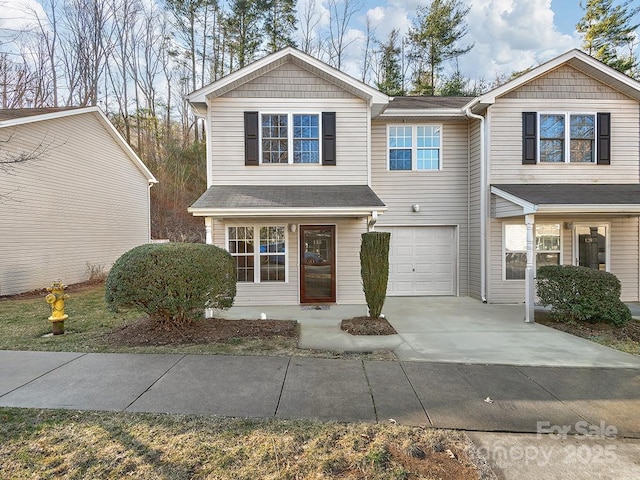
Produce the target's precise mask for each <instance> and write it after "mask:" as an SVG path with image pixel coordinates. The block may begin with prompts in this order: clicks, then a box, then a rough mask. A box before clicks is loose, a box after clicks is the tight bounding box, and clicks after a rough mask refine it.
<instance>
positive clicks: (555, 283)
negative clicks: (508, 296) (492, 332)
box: [537, 265, 631, 325]
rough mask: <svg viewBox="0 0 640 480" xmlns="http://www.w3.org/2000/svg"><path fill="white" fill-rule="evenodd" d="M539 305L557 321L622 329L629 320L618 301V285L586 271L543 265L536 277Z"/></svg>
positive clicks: (612, 278) (606, 275)
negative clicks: (621, 326) (548, 307)
mask: <svg viewBox="0 0 640 480" xmlns="http://www.w3.org/2000/svg"><path fill="white" fill-rule="evenodd" d="M537 290H538V298H539V299H540V303H541V304H542V305H545V306H549V305H550V306H551V314H552V315H553V316H554V317H555V318H558V319H563V320H578V321H586V322H606V323H613V324H615V325H623V324H625V323H626V322H628V321H629V320H631V312H630V311H629V307H627V306H626V305H625V304H624V303H622V302H621V301H620V291H621V285H620V281H619V280H618V278H617V277H616V276H615V275H613V274H611V273H608V272H605V271H601V270H594V269H592V268H587V267H573V266H560V265H546V266H544V267H540V268H539V269H538V273H537Z"/></svg>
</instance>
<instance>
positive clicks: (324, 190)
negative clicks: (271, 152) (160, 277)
mask: <svg viewBox="0 0 640 480" xmlns="http://www.w3.org/2000/svg"><path fill="white" fill-rule="evenodd" d="M278 207H282V208H344V207H346V208H349V207H371V208H375V207H384V203H383V202H382V200H380V198H378V196H377V195H376V194H375V193H373V190H371V188H369V187H368V186H367V185H295V186H292V185H287V186H282V185H269V186H266V185H261V186H255V185H219V186H212V187H209V189H208V190H207V191H206V192H205V193H204V194H203V195H202V196H201V197H200V198H199V199H198V200H196V202H195V203H194V204H193V205H192V206H191V208H255V209H258V210H259V209H260V208H278Z"/></svg>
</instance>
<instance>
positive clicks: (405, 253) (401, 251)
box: [393, 245, 414, 257]
mask: <svg viewBox="0 0 640 480" xmlns="http://www.w3.org/2000/svg"><path fill="white" fill-rule="evenodd" d="M413 252H414V247H413V246H412V245H402V246H398V247H396V248H395V249H394V251H393V253H394V255H395V256H396V257H413V255H414V253H413Z"/></svg>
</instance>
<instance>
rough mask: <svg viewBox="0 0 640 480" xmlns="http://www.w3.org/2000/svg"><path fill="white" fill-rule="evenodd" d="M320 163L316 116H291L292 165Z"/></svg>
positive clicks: (318, 129)
mask: <svg viewBox="0 0 640 480" xmlns="http://www.w3.org/2000/svg"><path fill="white" fill-rule="evenodd" d="M318 162H320V126H319V125H318V115H294V116H293V163H318Z"/></svg>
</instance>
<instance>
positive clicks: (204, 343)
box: [0, 285, 397, 360]
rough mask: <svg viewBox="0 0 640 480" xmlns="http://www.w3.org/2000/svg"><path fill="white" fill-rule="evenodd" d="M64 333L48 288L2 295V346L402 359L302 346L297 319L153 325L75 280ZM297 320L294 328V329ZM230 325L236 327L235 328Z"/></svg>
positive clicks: (386, 353) (100, 289)
mask: <svg viewBox="0 0 640 480" xmlns="http://www.w3.org/2000/svg"><path fill="white" fill-rule="evenodd" d="M67 292H68V293H69V295H70V298H69V299H68V300H67V301H66V303H65V313H67V314H68V315H69V319H68V320H66V321H65V333H64V335H56V336H51V335H48V334H50V333H51V331H52V327H51V323H50V322H49V321H48V320H47V318H48V317H49V315H50V314H51V313H50V307H49V304H48V303H47V302H46V301H45V300H44V297H45V295H46V292H42V293H40V294H37V293H30V294H25V295H18V296H15V297H6V298H2V299H0V350H41V351H67V352H114V353H179V354H228V355H282V356H314V357H324V358H343V357H344V358H356V357H357V358H362V359H368V360H397V358H396V356H395V355H394V354H393V352H390V351H376V352H373V353H360V354H349V353H342V352H332V351H318V350H303V349H299V348H297V342H298V330H297V327H296V326H295V322H281V321H280V322H279V321H263V320H259V321H255V319H247V321H238V320H234V321H229V322H224V321H219V320H217V321H214V320H205V319H203V320H200V321H197V322H195V324H194V325H192V326H190V327H187V328H186V329H184V330H180V331H178V330H172V331H166V330H161V329H154V328H153V325H151V324H150V322H149V321H148V319H146V318H145V316H144V315H141V314H140V313H139V312H135V311H132V310H129V311H126V310H123V311H120V312H118V313H114V312H111V311H109V310H107V308H106V305H105V302H104V286H102V285H93V286H86V285H71V286H70V287H69V289H68V290H67ZM292 325H293V330H294V331H292ZM230 330H232V331H231V332H230Z"/></svg>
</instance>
